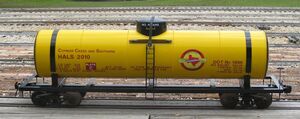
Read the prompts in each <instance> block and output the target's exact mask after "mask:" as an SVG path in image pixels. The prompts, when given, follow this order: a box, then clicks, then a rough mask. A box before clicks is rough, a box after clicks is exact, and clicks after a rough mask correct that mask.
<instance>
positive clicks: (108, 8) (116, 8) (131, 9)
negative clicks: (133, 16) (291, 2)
mask: <svg viewBox="0 0 300 119" xmlns="http://www.w3.org/2000/svg"><path fill="white" fill-rule="evenodd" d="M212 10H215V11H264V12H274V11H277V12H278V11H279V12H299V11H300V9H299V8H287V7H277V8H276V7H204V6H203V7H101V8H99V7H98V8H2V9H1V11H2V12H53V11H63V12H76V11H87V12H95V11H212Z"/></svg>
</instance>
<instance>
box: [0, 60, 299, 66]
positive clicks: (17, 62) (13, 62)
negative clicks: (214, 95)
mask: <svg viewBox="0 0 300 119" xmlns="http://www.w3.org/2000/svg"><path fill="white" fill-rule="evenodd" d="M269 64H270V65H276V66H277V65H279V66H292V65H297V66H298V65H300V61H269ZM0 65H34V59H0Z"/></svg>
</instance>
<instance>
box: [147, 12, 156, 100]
mask: <svg viewBox="0 0 300 119" xmlns="http://www.w3.org/2000/svg"><path fill="white" fill-rule="evenodd" d="M153 21H154V17H152V18H151V20H150V24H149V39H148V42H147V45H146V66H145V68H146V69H145V86H146V88H147V90H146V91H145V98H146V99H149V98H147V92H148V90H151V89H153V88H154V87H155V84H156V77H155V45H154V44H153V43H152V35H153V30H154V28H153ZM152 99H154V93H152Z"/></svg>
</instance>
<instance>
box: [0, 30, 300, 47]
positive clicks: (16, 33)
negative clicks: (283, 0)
mask: <svg viewBox="0 0 300 119" xmlns="http://www.w3.org/2000/svg"><path fill="white" fill-rule="evenodd" d="M36 34H37V31H0V35H10V36H14V35H18V36H20V35H31V36H35V35H36ZM266 34H267V36H268V37H287V36H299V37H300V32H299V33H296V32H295V33H280V32H266ZM0 45H1V44H0Z"/></svg>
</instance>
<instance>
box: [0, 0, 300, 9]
mask: <svg viewBox="0 0 300 119" xmlns="http://www.w3.org/2000/svg"><path fill="white" fill-rule="evenodd" d="M121 6H268V7H275V6H277V7H300V0H143V1H124V2H91V1H90V2H82V1H81V2H79V1H72V0H0V7H1V8H8V7H121Z"/></svg>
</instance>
